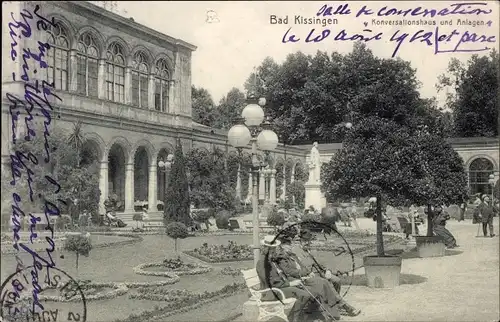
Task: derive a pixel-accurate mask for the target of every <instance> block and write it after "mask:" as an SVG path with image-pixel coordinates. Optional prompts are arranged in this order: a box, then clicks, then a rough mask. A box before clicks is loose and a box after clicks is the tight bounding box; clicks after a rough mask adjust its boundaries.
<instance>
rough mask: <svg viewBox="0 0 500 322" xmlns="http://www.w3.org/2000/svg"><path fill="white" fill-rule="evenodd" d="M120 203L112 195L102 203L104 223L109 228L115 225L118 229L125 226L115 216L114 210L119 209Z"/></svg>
mask: <svg viewBox="0 0 500 322" xmlns="http://www.w3.org/2000/svg"><path fill="white" fill-rule="evenodd" d="M120 205H121V203H120V202H119V201H118V197H117V196H116V195H115V194H113V195H111V196H110V197H109V198H108V199H107V200H106V201H104V208H105V209H106V218H105V219H106V222H107V224H108V225H109V226H111V225H116V226H118V227H125V226H127V224H126V223H124V222H123V221H122V220H121V219H120V218H118V217H117V216H116V209H118V208H119V207H120Z"/></svg>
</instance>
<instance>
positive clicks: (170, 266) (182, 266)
mask: <svg viewBox="0 0 500 322" xmlns="http://www.w3.org/2000/svg"><path fill="white" fill-rule="evenodd" d="M150 267H161V268H164V269H165V271H161V272H158V271H147V270H145V268H150ZM211 270H212V268H211V267H209V266H205V265H200V264H195V263H185V262H184V261H182V260H181V259H166V260H164V261H163V262H162V263H145V264H140V265H138V266H136V267H134V272H135V273H136V274H139V275H148V276H167V277H171V278H172V277H174V276H175V275H178V276H182V275H197V274H204V273H207V272H210V271H211Z"/></svg>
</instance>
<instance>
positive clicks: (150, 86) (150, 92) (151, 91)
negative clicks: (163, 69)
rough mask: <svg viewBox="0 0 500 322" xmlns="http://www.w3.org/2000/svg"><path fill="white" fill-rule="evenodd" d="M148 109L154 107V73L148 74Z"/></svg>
mask: <svg viewBox="0 0 500 322" xmlns="http://www.w3.org/2000/svg"><path fill="white" fill-rule="evenodd" d="M148 95H149V97H148V109H150V110H154V109H155V77H154V75H149V82H148Z"/></svg>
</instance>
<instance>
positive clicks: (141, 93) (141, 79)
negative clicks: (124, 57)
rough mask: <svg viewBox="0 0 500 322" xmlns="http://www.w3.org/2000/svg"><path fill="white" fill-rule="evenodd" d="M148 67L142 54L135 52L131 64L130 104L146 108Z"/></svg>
mask: <svg viewBox="0 0 500 322" xmlns="http://www.w3.org/2000/svg"><path fill="white" fill-rule="evenodd" d="M148 71H149V68H148V65H147V60H146V57H145V55H144V53H142V52H137V53H136V54H135V56H134V61H133V62H132V104H134V105H135V106H137V107H140V108H148Z"/></svg>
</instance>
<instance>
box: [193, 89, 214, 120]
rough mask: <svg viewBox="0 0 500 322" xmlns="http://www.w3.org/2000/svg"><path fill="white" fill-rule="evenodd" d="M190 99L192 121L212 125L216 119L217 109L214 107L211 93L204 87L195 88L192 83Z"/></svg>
mask: <svg viewBox="0 0 500 322" xmlns="http://www.w3.org/2000/svg"><path fill="white" fill-rule="evenodd" d="M191 101H192V115H193V121H194V122H197V123H200V124H203V125H206V126H210V127H212V126H214V123H215V121H216V120H217V119H218V114H217V112H218V111H217V109H216V108H215V104H214V101H213V99H212V95H210V93H209V92H208V91H207V90H206V89H205V88H202V87H200V88H196V87H195V86H194V85H192V86H191Z"/></svg>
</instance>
